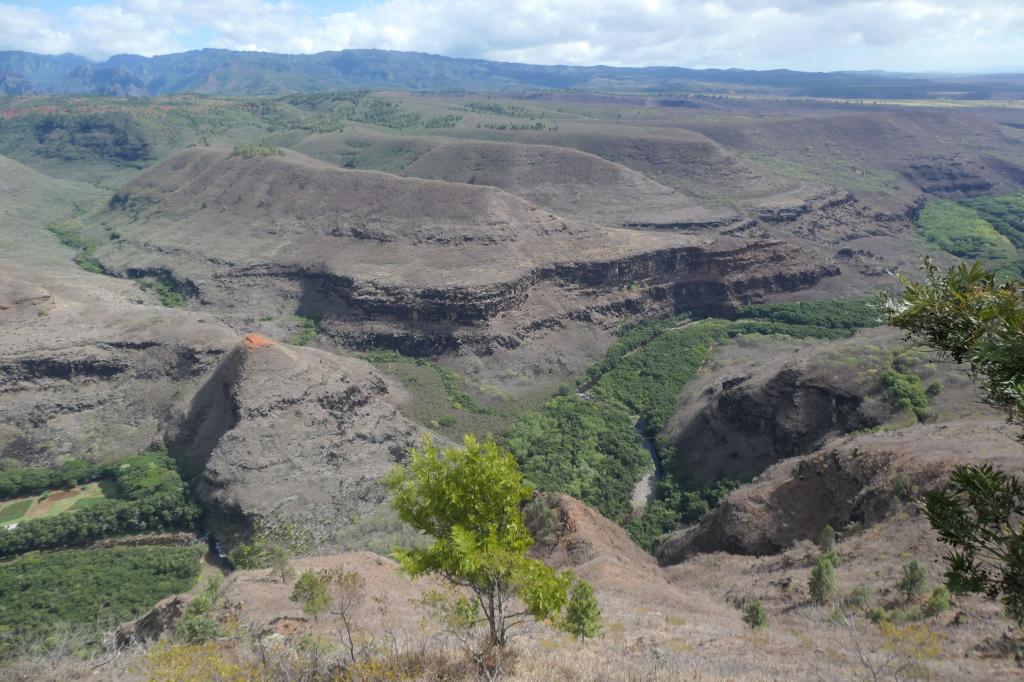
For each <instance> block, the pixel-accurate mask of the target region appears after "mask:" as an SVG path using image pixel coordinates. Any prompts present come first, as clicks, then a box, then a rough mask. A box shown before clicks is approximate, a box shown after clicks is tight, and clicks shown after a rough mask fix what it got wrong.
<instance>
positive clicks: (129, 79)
mask: <svg viewBox="0 0 1024 682" xmlns="http://www.w3.org/2000/svg"><path fill="white" fill-rule="evenodd" d="M0 76H6V77H7V80H11V81H17V82H18V84H19V86H18V88H17V89H14V88H11V87H7V86H5V85H4V79H0V92H2V93H3V94H6V95H20V94H104V95H117V96H145V95H162V94H171V93H179V92H199V93H206V94H220V95H268V94H281V93H286V92H314V91H321V90H339V89H350V88H370V89H391V90H409V91H510V90H539V91H548V90H566V89H578V90H591V91H597V90H611V91H628V92H637V91H641V92H648V93H655V92H720V93H723V94H725V93H729V94H732V93H742V94H762V95H764V94H775V95H790V96H803V97H839V98H851V97H857V98H871V99H903V98H926V99H930V98H938V97H946V98H950V97H952V98H954V99H994V98H998V97H1021V96H1024V95H1022V93H1024V76H1022V75H1020V74H987V75H986V74H978V75H953V74H942V75H939V74H912V73H895V72H877V71H833V72H804V71H793V70H789V69H774V70H768V71H753V70H745V69H732V68H730V69H692V68H684V67H676V66H646V67H617V66H605V65H593V66H569V65H539V64H523V63H515V62H500V61H490V60H485V59H475V58H472V59H471V58H460V57H447V56H442V55H435V54H429V53H424V52H398V51H389V50H378V49H351V50H340V51H328V52H319V53H315V54H282V53H272V52H242V51H233V50H224V49H216V48H203V49H201V50H191V51H188V52H180V53H173V54H166V55H156V56H153V57H142V56H139V55H132V54H118V55H114V56H112V57H110V58H108V59H107V60H105V61H102V62H93V61H90V60H88V59H86V58H85V57H81V56H79V55H75V54H62V55H42V54H36V53H32V52H24V51H15V50H11V51H0ZM25 83H28V84H29V85H30V89H26V87H25Z"/></svg>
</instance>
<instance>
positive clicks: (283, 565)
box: [267, 544, 295, 583]
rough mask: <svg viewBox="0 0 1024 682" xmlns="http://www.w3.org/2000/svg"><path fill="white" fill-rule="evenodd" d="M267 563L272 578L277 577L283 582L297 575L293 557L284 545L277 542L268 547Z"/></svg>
mask: <svg viewBox="0 0 1024 682" xmlns="http://www.w3.org/2000/svg"><path fill="white" fill-rule="evenodd" d="M267 565H268V566H269V567H270V574H269V575H270V579H271V580H274V579H275V578H276V579H278V580H280V581H281V582H282V583H286V582H288V581H289V580H291V579H292V578H294V577H295V569H294V568H293V567H292V562H291V557H290V556H289V554H288V549H287V548H286V547H285V546H284V545H277V544H275V545H270V546H269V547H267Z"/></svg>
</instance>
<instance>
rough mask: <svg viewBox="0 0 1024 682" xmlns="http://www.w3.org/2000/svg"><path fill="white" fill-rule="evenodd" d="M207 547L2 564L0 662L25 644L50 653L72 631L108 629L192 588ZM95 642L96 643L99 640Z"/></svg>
mask: <svg viewBox="0 0 1024 682" xmlns="http://www.w3.org/2000/svg"><path fill="white" fill-rule="evenodd" d="M201 555H202V548H201V547H200V546H198V545H196V546H191V547H113V548H107V549H69V550H61V551H56V552H33V553H31V554H27V555H25V556H23V557H19V558H17V559H14V560H11V561H5V562H0V594H2V595H3V599H0V659H3V658H6V657H9V656H11V655H12V654H15V653H17V651H16V647H17V646H19V644H22V643H28V644H31V645H33V646H41V647H42V648H44V649H45V648H46V646H47V640H46V638H47V636H49V635H51V634H53V633H54V632H56V631H57V630H58V629H59V628H61V627H64V626H67V625H70V626H77V627H82V628H88V629H89V630H90V631H91V632H93V633H94V634H95V635H96V637H97V639H98V636H99V634H100V632H102V630H103V629H105V628H107V627H109V626H111V625H114V624H116V623H119V622H122V621H125V620H128V619H130V618H133V617H135V616H138V615H139V614H141V613H142V612H144V611H145V610H146V609H148V608H150V607H151V606H152V605H153V604H155V603H156V602H157V601H159V600H160V599H163V598H164V597H166V596H168V595H171V594H176V593H178V592H184V591H186V590H188V589H189V588H191V587H192V585H193V584H194V583H195V581H196V578H197V576H198V575H199V570H200V557H201ZM93 644H98V641H97V642H94V643H93Z"/></svg>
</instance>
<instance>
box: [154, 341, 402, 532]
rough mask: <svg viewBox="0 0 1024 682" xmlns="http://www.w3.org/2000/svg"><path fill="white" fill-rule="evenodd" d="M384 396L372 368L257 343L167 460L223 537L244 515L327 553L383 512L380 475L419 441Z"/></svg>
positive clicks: (213, 378) (225, 369)
mask: <svg viewBox="0 0 1024 682" xmlns="http://www.w3.org/2000/svg"><path fill="white" fill-rule="evenodd" d="M386 394H387V387H386V385H385V383H384V380H383V379H382V378H381V377H380V376H379V375H378V374H377V373H376V372H375V371H374V370H373V369H372V368H371V367H370V365H368V364H367V363H365V362H362V361H360V360H355V359H353V358H344V357H339V356H336V355H332V354H329V353H325V352H323V351H319V350H314V349H309V348H297V347H288V346H284V345H281V344H278V343H275V342H273V341H271V340H269V339H267V338H265V337H263V336H260V335H258V334H250V335H248V336H246V337H245V339H244V340H243V341H241V342H240V343H238V344H237V345H236V346H235V347H234V348H233V349H231V350H230V351H229V352H228V353H227V354H226V355H225V357H224V360H223V361H222V362H221V363H220V365H219V366H218V367H217V369H216V371H214V372H213V373H212V374H211V375H210V376H209V378H208V379H207V380H206V382H205V384H204V385H203V386H202V387H201V388H200V389H199V391H198V392H197V393H196V394H195V396H194V397H193V398H192V400H191V403H190V406H189V410H188V416H187V418H186V419H185V421H184V423H183V424H182V426H181V427H180V429H178V431H177V432H176V433H174V434H172V435H171V436H170V438H169V441H170V445H171V452H172V454H173V455H175V456H176V457H178V459H179V460H181V461H182V462H183V464H184V466H185V468H186V471H189V472H193V473H194V474H195V475H196V477H197V479H196V480H197V484H196V492H197V494H198V495H199V498H200V500H201V501H202V503H203V504H204V505H206V506H208V507H211V508H215V509H217V510H218V511H219V513H218V514H217V515H216V516H212V515H211V519H210V523H209V525H210V526H211V527H212V529H213V530H214V532H216V533H217V535H218V537H223V538H229V537H230V536H231V533H232V531H234V530H237V527H235V524H237V523H238V521H239V520H240V517H244V518H245V519H253V518H264V519H267V520H269V521H272V522H276V521H293V522H298V523H299V524H301V526H302V527H304V528H306V529H308V530H310V531H311V532H312V534H313V536H314V539H315V540H316V541H317V543H318V544H320V545H323V544H330V542H331V540H332V539H333V536H334V533H335V532H337V531H338V530H339V529H341V528H344V527H345V526H347V525H349V524H351V523H352V522H353V519H355V518H359V517H362V516H363V515H365V514H368V513H370V512H372V511H374V510H375V509H377V508H378V507H380V506H381V505H382V504H383V503H384V500H385V495H386V490H385V487H384V485H383V483H382V482H381V479H382V477H383V476H384V474H385V473H387V471H388V470H389V469H390V468H391V467H393V466H394V464H395V463H396V462H398V461H400V460H401V459H403V458H404V456H405V453H406V450H407V448H408V447H409V446H410V445H412V444H413V443H414V442H415V441H416V439H417V437H418V435H419V433H420V432H421V429H419V428H418V427H416V426H415V425H414V424H413V423H412V422H410V421H408V420H407V419H405V418H404V417H403V416H402V415H401V414H400V413H399V412H398V410H397V409H396V408H395V407H394V406H392V405H391V404H389V403H387V402H386V400H385V397H386ZM231 512H235V513H234V514H232V513H231Z"/></svg>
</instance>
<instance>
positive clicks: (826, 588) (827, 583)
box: [807, 554, 836, 605]
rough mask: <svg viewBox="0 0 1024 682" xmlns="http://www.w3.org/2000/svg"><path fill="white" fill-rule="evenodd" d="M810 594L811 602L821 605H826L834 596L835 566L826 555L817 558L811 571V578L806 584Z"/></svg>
mask: <svg viewBox="0 0 1024 682" xmlns="http://www.w3.org/2000/svg"><path fill="white" fill-rule="evenodd" d="M807 587H808V589H809V590H810V593H811V601H813V602H814V603H815V604H818V605H822V604H826V603H828V601H829V600H830V599H832V598H833V597H834V596H835V594H836V565H835V563H833V561H832V559H831V558H830V557H829V556H827V555H824V554H823V555H822V556H819V557H818V561H817V562H816V563H815V564H814V568H812V569H811V578H810V580H809V581H808V583H807Z"/></svg>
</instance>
